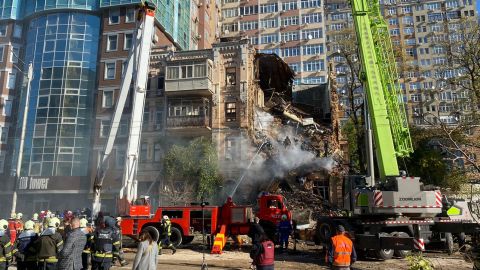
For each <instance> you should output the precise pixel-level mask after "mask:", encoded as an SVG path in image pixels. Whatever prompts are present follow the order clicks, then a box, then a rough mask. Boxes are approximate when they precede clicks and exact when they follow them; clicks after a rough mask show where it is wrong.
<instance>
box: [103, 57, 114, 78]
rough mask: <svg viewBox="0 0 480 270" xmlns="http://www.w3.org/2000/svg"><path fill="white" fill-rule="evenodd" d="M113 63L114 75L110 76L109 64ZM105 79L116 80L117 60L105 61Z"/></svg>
mask: <svg viewBox="0 0 480 270" xmlns="http://www.w3.org/2000/svg"><path fill="white" fill-rule="evenodd" d="M111 64H113V77H112V78H109V77H108V65H111ZM103 73H104V74H103V79H105V80H115V77H116V75H117V62H116V61H110V62H105V63H104V69H103Z"/></svg>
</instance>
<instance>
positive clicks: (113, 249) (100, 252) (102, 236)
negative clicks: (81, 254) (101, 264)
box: [91, 227, 120, 261]
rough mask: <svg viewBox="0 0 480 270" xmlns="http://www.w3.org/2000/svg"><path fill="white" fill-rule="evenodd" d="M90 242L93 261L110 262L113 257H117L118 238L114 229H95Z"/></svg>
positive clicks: (118, 248)
mask: <svg viewBox="0 0 480 270" xmlns="http://www.w3.org/2000/svg"><path fill="white" fill-rule="evenodd" d="M92 241H93V242H92V243H91V245H92V251H91V252H92V256H93V260H98V261H105V260H112V259H113V256H114V255H115V256H117V255H118V252H119V250H120V238H119V235H118V233H117V232H116V231H115V230H114V229H112V228H109V227H107V228H100V229H97V230H96V231H95V232H94V233H93V239H92Z"/></svg>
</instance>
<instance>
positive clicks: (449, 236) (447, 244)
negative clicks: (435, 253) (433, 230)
mask: <svg viewBox="0 0 480 270" xmlns="http://www.w3.org/2000/svg"><path fill="white" fill-rule="evenodd" d="M445 247H446V248H447V252H448V255H452V254H453V236H452V233H445Z"/></svg>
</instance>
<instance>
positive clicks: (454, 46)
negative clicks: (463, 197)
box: [413, 19, 480, 178]
mask: <svg viewBox="0 0 480 270" xmlns="http://www.w3.org/2000/svg"><path fill="white" fill-rule="evenodd" d="M445 31H446V33H442V34H438V35H433V37H432V41H434V42H435V50H436V51H441V52H444V53H445V56H446V59H445V61H442V62H440V63H439V64H438V65H436V66H435V68H434V70H433V74H432V75H433V77H434V78H436V79H437V81H436V84H435V85H433V86H432V87H431V89H430V90H428V91H427V92H426V93H425V100H423V102H422V103H421V104H420V106H418V107H415V108H414V109H413V110H414V118H417V119H419V120H420V123H421V124H423V125H424V126H425V127H426V128H428V129H429V133H431V134H432V137H431V138H430V139H431V143H434V144H435V145H436V146H437V147H438V148H439V149H440V150H441V151H442V153H443V158H444V160H445V161H447V163H448V164H449V166H450V167H451V171H453V170H455V171H457V172H459V174H461V173H463V174H464V177H465V178H467V177H474V176H475V175H476V176H478V175H479V174H480V164H479V163H478V161H477V159H476V155H477V154H479V153H480V140H479V139H480V136H479V133H480V130H479V129H478V127H479V125H480V117H479V114H478V110H479V108H480V26H479V25H478V23H477V22H476V21H475V20H472V19H461V20H458V21H456V22H451V23H449V24H448V25H447V29H445ZM424 74H430V72H429V71H426V73H424ZM431 104H435V105H433V106H438V109H436V110H435V111H432V110H431V109H430V108H431V106H432V105H431ZM424 108H425V110H424Z"/></svg>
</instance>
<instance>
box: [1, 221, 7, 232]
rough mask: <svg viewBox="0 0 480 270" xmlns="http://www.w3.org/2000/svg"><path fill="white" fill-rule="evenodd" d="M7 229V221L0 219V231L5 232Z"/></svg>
mask: <svg viewBox="0 0 480 270" xmlns="http://www.w3.org/2000/svg"><path fill="white" fill-rule="evenodd" d="M7 229H8V221H6V220H5V219H0V231H6V230H7Z"/></svg>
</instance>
